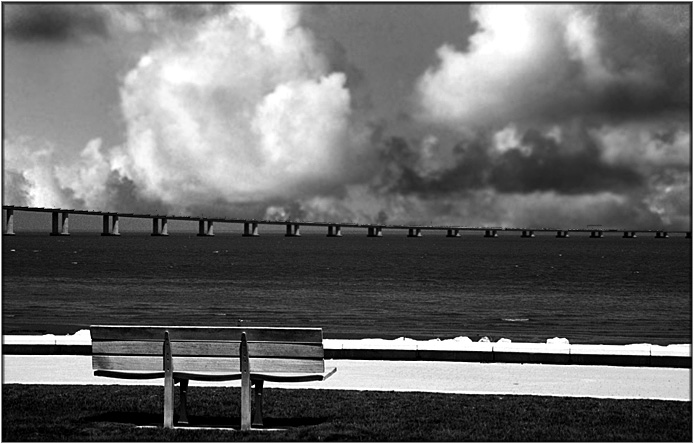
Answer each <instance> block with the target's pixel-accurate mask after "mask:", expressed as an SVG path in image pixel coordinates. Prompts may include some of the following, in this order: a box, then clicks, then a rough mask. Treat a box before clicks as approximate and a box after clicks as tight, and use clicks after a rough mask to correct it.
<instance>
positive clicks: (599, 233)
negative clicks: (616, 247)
mask: <svg viewBox="0 0 694 444" xmlns="http://www.w3.org/2000/svg"><path fill="white" fill-rule="evenodd" d="M590 237H591V238H594V239H598V238H601V237H602V231H598V230H593V231H591V232H590Z"/></svg>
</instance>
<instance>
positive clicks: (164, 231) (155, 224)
mask: <svg viewBox="0 0 694 444" xmlns="http://www.w3.org/2000/svg"><path fill="white" fill-rule="evenodd" d="M159 219H161V228H160V227H159ZM168 235H169V221H168V220H167V219H166V218H165V217H161V218H159V217H153V218H152V236H168Z"/></svg>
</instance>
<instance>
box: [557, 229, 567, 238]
mask: <svg viewBox="0 0 694 444" xmlns="http://www.w3.org/2000/svg"><path fill="white" fill-rule="evenodd" d="M556 237H561V238H564V237H569V232H568V231H563V230H557V236H556Z"/></svg>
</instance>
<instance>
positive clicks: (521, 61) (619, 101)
mask: <svg viewBox="0 0 694 444" xmlns="http://www.w3.org/2000/svg"><path fill="white" fill-rule="evenodd" d="M615 11H617V12H615ZM622 11H628V12H629V11H631V9H626V8H624V7H621V5H619V6H614V5H605V6H597V7H596V6H590V5H561V4H560V5H556V4H552V5H548V4H535V5H520V4H516V5H513V4H505V5H492V4H485V5H475V6H473V7H472V11H471V17H472V20H473V21H475V22H476V23H477V24H478V31H477V32H476V33H475V34H474V35H472V36H471V37H470V41H469V48H468V49H467V50H466V51H459V50H456V49H455V48H454V47H453V46H451V45H443V46H442V47H440V48H439V49H438V51H437V55H438V58H439V63H438V64H437V66H435V67H431V68H429V69H428V70H427V71H426V72H425V73H424V74H423V75H422V76H421V77H420V79H419V82H418V85H417V98H418V101H419V105H420V113H419V118H420V119H421V120H423V121H426V122H431V123H437V124H441V125H444V126H448V127H452V128H454V129H464V128H467V127H471V126H473V127H474V126H478V125H493V126H505V125H506V124H508V123H509V122H530V123H537V122H538V121H539V122H542V123H548V122H549V123H556V122H561V121H562V120H564V119H566V118H568V117H569V116H571V117H573V118H575V117H576V116H577V115H592V114H601V113H610V114H612V115H620V114H626V113H631V112H638V111H639V110H640V109H644V108H647V107H650V109H649V112H653V109H654V108H655V109H656V110H657V109H658V108H660V107H662V106H666V105H667V104H671V103H672V102H673V100H675V99H674V94H672V91H671V90H676V89H678V88H680V87H682V85H684V84H685V83H686V82H685V78H683V77H682V72H683V71H682V69H678V72H677V73H675V76H674V78H676V80H677V82H675V83H680V84H679V85H672V84H669V82H668V81H669V80H673V79H674V78H673V77H672V76H671V75H670V74H671V73H668V68H671V67H672V66H669V65H672V64H674V63H676V62H675V61H674V60H673V59H674V57H673V54H678V55H682V56H686V51H687V47H686V45H684V44H683V43H682V42H686V39H688V36H687V32H688V30H687V27H686V26H685V27H684V28H682V27H678V28H671V29H665V28H663V27H662V26H660V25H659V24H655V25H654V24H653V20H652V19H649V20H646V19H645V18H644V16H645V14H643V13H641V12H638V13H637V12H630V13H629V14H627V13H623V14H621V12H622ZM635 11H639V10H635ZM686 20H687V18H686V17H685V15H683V16H682V17H681V18H680V21H686ZM658 23H660V22H658ZM626 28H634V30H633V31H629V32H631V33H635V34H642V35H645V36H648V37H647V38H648V39H651V40H652V42H650V44H649V45H643V44H641V43H640V42H633V40H634V39H633V35H632V34H629V33H625V32H623V30H624V29H626ZM667 42H670V43H673V42H674V43H675V44H671V45H670V48H669V50H670V52H671V53H672V54H665V51H662V50H661V49H663V48H660V47H659V45H665V44H666V43H667ZM679 63H681V61H680V62H679ZM677 68H685V67H684V66H679V65H678V66H677ZM651 105H652V106H651Z"/></svg>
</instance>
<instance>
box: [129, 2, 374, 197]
mask: <svg viewBox="0 0 694 444" xmlns="http://www.w3.org/2000/svg"><path fill="white" fill-rule="evenodd" d="M297 22H298V13H297V11H296V10H295V9H294V8H292V7H288V6H287V7H281V8H280V7H277V6H268V5H254V6H250V5H246V6H242V7H238V8H235V9H233V10H231V11H229V12H228V13H226V14H223V15H221V16H215V17H214V18H212V19H210V20H208V21H207V22H205V23H204V24H203V25H202V26H198V27H196V28H195V29H194V31H193V33H192V35H185V36H184V37H181V38H177V37H176V36H173V37H171V38H167V39H165V40H162V42H161V44H160V45H158V46H156V47H155V48H154V49H153V50H152V51H150V52H149V53H148V54H146V55H145V56H144V57H143V58H142V59H141V60H140V63H139V65H138V66H137V67H136V68H135V69H134V70H132V71H131V72H130V73H129V74H128V75H127V77H126V79H125V82H124V85H123V88H122V93H121V95H122V107H123V113H124V116H125V119H126V121H127V122H128V141H127V143H126V144H125V145H124V146H123V149H122V150H121V152H120V153H119V156H120V158H121V159H122V163H121V164H120V165H119V170H120V171H121V173H122V174H123V175H125V176H128V177H130V178H131V179H132V180H133V181H134V182H135V183H136V184H138V186H139V188H140V190H141V192H142V193H143V194H144V195H145V196H147V197H150V198H157V199H160V200H162V201H163V202H164V203H167V204H169V205H172V206H173V205H177V204H181V203H183V202H213V201H215V202H216V201H218V200H222V201H226V202H230V203H242V202H250V201H264V200H271V199H274V198H277V197H283V198H297V197H299V196H301V195H303V194H304V193H307V192H308V193H320V192H321V189H322V188H331V187H333V186H335V185H337V184H342V183H344V182H348V181H349V180H350V179H351V175H352V174H354V173H353V172H354V168H351V166H352V164H353V163H354V162H355V161H356V160H357V159H358V155H359V153H360V149H361V145H360V144H361V143H362V141H361V139H360V134H359V133H358V131H356V130H355V129H354V128H352V126H351V121H350V119H351V107H350V93H349V90H348V89H347V88H345V76H344V74H342V73H339V72H329V71H328V70H327V62H326V60H325V59H324V58H323V57H322V55H321V54H320V53H317V52H316V51H315V50H314V45H313V39H312V36H311V34H310V33H309V32H308V31H306V30H304V29H303V28H301V27H299V26H297V24H298V23H297Z"/></svg>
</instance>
